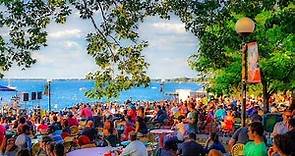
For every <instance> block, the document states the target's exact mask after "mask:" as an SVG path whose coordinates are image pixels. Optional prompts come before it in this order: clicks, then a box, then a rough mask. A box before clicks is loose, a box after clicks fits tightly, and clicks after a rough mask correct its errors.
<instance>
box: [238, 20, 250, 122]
mask: <svg viewBox="0 0 295 156" xmlns="http://www.w3.org/2000/svg"><path fill="white" fill-rule="evenodd" d="M235 29H236V32H237V33H238V34H239V35H240V36H241V37H242V39H243V43H242V97H243V101H242V113H241V124H242V127H245V121H246V100H247V44H246V43H245V42H244V39H245V37H246V36H248V35H250V34H251V33H253V31H254V29H255V23H254V21H253V20H251V19H250V18H248V17H243V18H241V19H239V20H238V21H237V23H236V26H235Z"/></svg>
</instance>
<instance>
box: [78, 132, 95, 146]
mask: <svg viewBox="0 0 295 156" xmlns="http://www.w3.org/2000/svg"><path fill="white" fill-rule="evenodd" d="M78 144H79V146H80V147H81V148H91V147H96V145H95V144H92V143H91V141H90V139H89V138H88V136H86V135H81V136H80V137H79V138H78Z"/></svg>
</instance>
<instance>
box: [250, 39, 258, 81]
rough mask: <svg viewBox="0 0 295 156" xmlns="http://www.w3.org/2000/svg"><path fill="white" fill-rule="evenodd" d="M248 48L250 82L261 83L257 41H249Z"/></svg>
mask: <svg viewBox="0 0 295 156" xmlns="http://www.w3.org/2000/svg"><path fill="white" fill-rule="evenodd" d="M247 49H248V51H247V55H248V57H247V58H248V60H247V65H248V79H247V80H248V83H261V75H260V68H259V66H258V59H259V54H258V46H257V42H250V43H247Z"/></svg>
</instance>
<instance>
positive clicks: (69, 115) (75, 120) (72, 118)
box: [67, 112, 79, 127]
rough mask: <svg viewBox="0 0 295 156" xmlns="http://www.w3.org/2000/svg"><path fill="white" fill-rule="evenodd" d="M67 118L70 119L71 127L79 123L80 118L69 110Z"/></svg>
mask: <svg viewBox="0 0 295 156" xmlns="http://www.w3.org/2000/svg"><path fill="white" fill-rule="evenodd" d="M67 120H68V124H69V127H71V126H78V125H79V122H78V120H77V119H76V118H75V117H74V115H73V113H72V112H69V114H68V119H67Z"/></svg>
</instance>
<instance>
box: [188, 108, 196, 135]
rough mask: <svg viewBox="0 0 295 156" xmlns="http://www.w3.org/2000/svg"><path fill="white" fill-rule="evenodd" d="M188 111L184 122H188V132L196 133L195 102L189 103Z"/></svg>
mask: <svg viewBox="0 0 295 156" xmlns="http://www.w3.org/2000/svg"><path fill="white" fill-rule="evenodd" d="M188 110H189V113H188V114H187V119H186V122H188V125H189V126H188V127H189V130H188V131H189V133H195V134H196V133H198V112H197V110H196V109H195V104H193V103H190V105H189V107H188Z"/></svg>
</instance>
